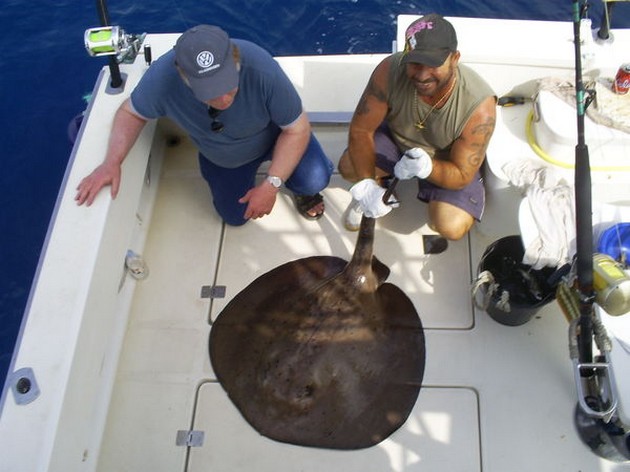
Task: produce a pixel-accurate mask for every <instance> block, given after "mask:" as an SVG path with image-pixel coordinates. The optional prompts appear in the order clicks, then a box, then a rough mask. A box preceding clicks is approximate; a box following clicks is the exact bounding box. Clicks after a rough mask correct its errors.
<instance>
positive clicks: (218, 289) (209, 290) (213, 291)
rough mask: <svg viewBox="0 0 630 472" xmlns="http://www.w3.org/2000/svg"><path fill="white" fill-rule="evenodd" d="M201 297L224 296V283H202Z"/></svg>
mask: <svg viewBox="0 0 630 472" xmlns="http://www.w3.org/2000/svg"><path fill="white" fill-rule="evenodd" d="M201 298H225V285H213V286H212V287H211V286H210V285H203V286H202V287H201Z"/></svg>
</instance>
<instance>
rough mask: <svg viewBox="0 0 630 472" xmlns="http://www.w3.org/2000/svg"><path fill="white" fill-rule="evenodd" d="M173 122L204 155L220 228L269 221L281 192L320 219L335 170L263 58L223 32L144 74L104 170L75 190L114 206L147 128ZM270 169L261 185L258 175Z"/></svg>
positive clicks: (185, 42) (191, 42) (196, 37)
mask: <svg viewBox="0 0 630 472" xmlns="http://www.w3.org/2000/svg"><path fill="white" fill-rule="evenodd" d="M162 116H167V117H169V118H171V119H172V120H174V121H175V122H176V123H178V124H179V125H180V126H181V127H182V128H183V129H184V130H185V131H186V132H187V133H188V134H189V135H190V138H191V139H192V141H193V142H194V143H195V145H196V146H197V147H198V149H199V165H200V169H201V173H202V175H203V177H204V178H205V179H206V181H207V182H208V185H209V186H210V190H211V192H212V197H213V203H214V206H215V208H216V210H217V212H218V213H219V215H220V216H221V218H223V220H224V221H225V222H226V223H228V224H230V225H234V226H238V225H242V224H244V223H245V222H246V221H247V220H248V219H250V218H260V217H262V216H264V215H267V214H269V213H270V212H271V210H272V208H273V206H274V203H275V201H276V195H277V193H278V191H279V189H280V187H281V186H282V184H283V183H284V184H286V187H287V188H288V189H289V190H291V191H292V192H293V193H294V195H295V199H296V205H297V208H298V210H299V211H300V213H301V214H302V215H303V216H305V217H306V218H309V219H317V218H319V217H321V215H322V214H323V211H324V204H323V199H322V196H321V194H320V193H319V192H320V191H321V190H323V189H324V188H325V187H326V186H327V185H328V182H329V180H330V176H331V174H332V171H333V164H332V162H331V161H330V160H329V159H328V158H327V157H326V156H325V154H324V152H323V151H322V149H321V146H320V145H319V143H318V142H317V140H316V138H315V137H314V136H313V134H312V132H311V126H310V123H309V121H308V118H307V116H306V114H305V112H304V110H303V109H302V102H301V100H300V97H299V96H298V93H297V91H296V90H295V88H294V87H293V85H292V84H291V82H290V81H289V79H288V77H287V76H286V74H285V73H284V72H283V71H282V69H281V68H280V66H279V64H278V63H277V62H276V61H275V60H274V59H273V57H272V56H271V55H270V54H269V53H268V52H266V51H265V50H264V49H262V48H260V47H258V46H256V45H255V44H253V43H250V42H248V41H243V40H238V39H234V40H231V39H230V38H229V37H228V35H227V34H226V33H225V32H224V31H223V30H222V29H221V28H219V27H217V26H209V25H199V26H196V27H193V28H191V29H189V30H188V31H186V32H185V33H184V34H183V35H182V36H180V38H179V39H178V40H177V43H176V44H175V47H174V49H173V50H171V51H169V52H167V53H166V54H164V55H163V56H162V57H160V58H159V59H158V60H157V61H155V62H154V63H153V64H152V65H151V67H149V69H148V70H147V72H146V73H145V75H144V76H143V77H142V79H141V80H140V82H139V83H138V85H137V86H136V88H135V89H134V90H133V92H132V93H131V96H130V98H128V99H127V100H125V101H124V102H123V104H122V105H121V106H120V108H119V109H118V111H117V112H116V116H115V118H114V124H113V128H112V133H111V136H110V141H109V148H108V151H107V155H106V157H105V160H104V162H103V163H102V164H101V165H100V166H99V167H97V168H96V169H95V170H94V171H93V172H92V173H91V174H90V175H88V176H87V177H85V178H84V179H83V180H82V181H81V183H80V184H79V186H78V189H77V195H76V201H77V203H78V204H79V205H81V204H83V203H86V204H87V205H90V204H91V203H92V202H93V201H94V198H95V197H96V195H97V194H98V192H99V191H100V190H101V188H103V187H104V186H105V185H111V187H112V189H111V195H112V197H113V198H114V197H116V194H117V193H118V188H119V186H120V176H121V163H122V161H123V160H124V159H125V156H126V155H127V153H128V151H129V150H130V149H131V147H132V146H133V144H134V142H135V141H136V139H137V137H138V135H139V134H140V131H141V130H142V128H143V127H144V125H145V124H146V123H147V121H148V120H151V119H156V118H159V117H162ZM268 160H270V161H271V164H270V166H269V170H268V174H267V176H266V178H265V179H264V180H263V181H262V182H261V183H260V184H259V185H256V182H255V178H256V172H257V170H258V167H259V166H260V165H261V164H262V163H263V162H264V161H268Z"/></svg>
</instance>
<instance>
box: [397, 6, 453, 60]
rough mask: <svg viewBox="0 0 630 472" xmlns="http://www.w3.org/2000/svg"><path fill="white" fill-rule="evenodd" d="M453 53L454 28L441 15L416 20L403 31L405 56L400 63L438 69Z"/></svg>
mask: <svg viewBox="0 0 630 472" xmlns="http://www.w3.org/2000/svg"><path fill="white" fill-rule="evenodd" d="M455 51H457V34H456V33H455V28H453V25H452V24H450V23H449V22H448V21H446V20H445V19H444V17H442V16H441V15H438V14H436V13H431V14H428V15H424V16H423V17H421V18H418V19H417V20H416V21H414V22H413V23H411V24H410V25H409V27H408V28H407V30H406V31H405V55H404V56H403V59H402V62H403V63H408V62H412V63H418V64H424V65H427V66H430V67H438V66H441V65H442V64H444V61H445V60H446V58H447V57H448V55H449V54H450V53H452V52H455Z"/></svg>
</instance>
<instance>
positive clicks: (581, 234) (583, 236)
mask: <svg viewBox="0 0 630 472" xmlns="http://www.w3.org/2000/svg"><path fill="white" fill-rule="evenodd" d="M587 9H588V2H587V0H573V37H574V41H573V42H574V47H575V101H576V109H577V145H576V147H575V215H576V261H577V262H576V264H577V288H578V292H579V293H578V295H579V307H580V310H579V311H580V321H579V334H578V339H579V342H578V348H579V353H580V361H581V362H591V361H592V357H593V352H592V350H593V348H592V335H593V327H592V314H593V303H594V300H595V294H594V290H593V221H592V211H593V209H592V200H591V166H590V159H589V153H588V146H587V145H586V142H585V137H584V115H585V112H586V108H587V107H588V105H589V104H590V103H591V101H592V99H593V95H592V92H590V91H589V92H587V91H586V89H585V87H584V82H583V80H582V50H581V38H580V25H581V20H582V18H585V16H586V13H587Z"/></svg>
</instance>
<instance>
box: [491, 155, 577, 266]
mask: <svg viewBox="0 0 630 472" xmlns="http://www.w3.org/2000/svg"><path fill="white" fill-rule="evenodd" d="M503 171H504V172H505V175H506V176H507V177H508V178H509V179H510V183H511V184H512V185H514V186H515V187H518V188H520V189H521V190H522V191H523V192H524V195H525V197H526V198H527V201H528V203H529V211H530V213H531V217H532V219H533V221H534V223H535V225H536V231H534V232H533V234H534V237H533V238H531V241H524V245H525V256H524V257H523V263H524V264H528V265H530V266H532V268H534V269H542V268H543V267H560V266H562V265H564V264H566V263H568V262H570V261H571V259H572V257H573V254H574V253H575V198H574V191H573V187H571V186H570V185H568V184H567V183H566V181H564V179H561V178H559V177H558V176H557V174H556V173H555V172H554V171H553V169H552V168H550V167H544V166H542V167H541V166H536V165H535V164H534V163H532V162H531V161H510V162H508V163H506V164H505V165H504V166H503ZM528 229H529V228H528ZM529 232H530V233H531V231H529ZM521 233H523V230H521Z"/></svg>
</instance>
